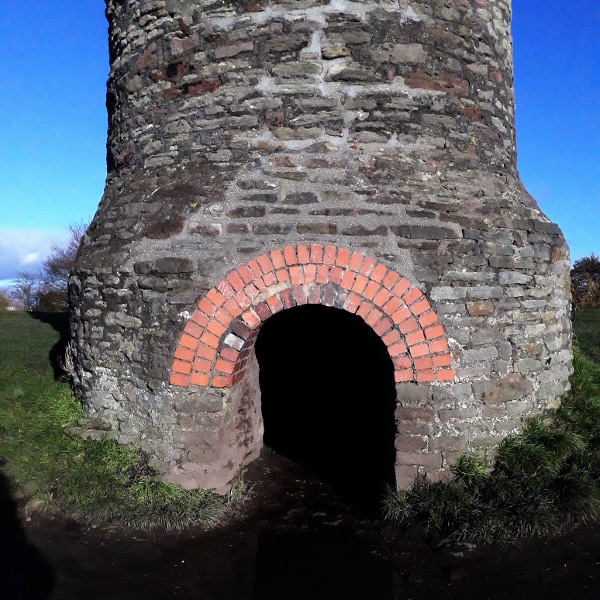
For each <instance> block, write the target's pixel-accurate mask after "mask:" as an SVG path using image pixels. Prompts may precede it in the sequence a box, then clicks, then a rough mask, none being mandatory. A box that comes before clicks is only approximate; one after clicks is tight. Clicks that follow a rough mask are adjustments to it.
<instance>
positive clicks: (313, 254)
mask: <svg viewBox="0 0 600 600" xmlns="http://www.w3.org/2000/svg"><path fill="white" fill-rule="evenodd" d="M310 262H311V263H312V264H313V265H318V264H321V263H322V262H323V246H321V244H311V246H310Z"/></svg>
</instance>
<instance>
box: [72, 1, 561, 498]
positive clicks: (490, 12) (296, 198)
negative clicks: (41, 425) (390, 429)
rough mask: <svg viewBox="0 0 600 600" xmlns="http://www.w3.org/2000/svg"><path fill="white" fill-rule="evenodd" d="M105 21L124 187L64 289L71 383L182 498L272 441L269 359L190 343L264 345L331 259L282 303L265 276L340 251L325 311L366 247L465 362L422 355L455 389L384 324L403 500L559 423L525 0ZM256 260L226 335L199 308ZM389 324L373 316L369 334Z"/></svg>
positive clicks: (126, 15) (175, 9) (553, 248)
mask: <svg viewBox="0 0 600 600" xmlns="http://www.w3.org/2000/svg"><path fill="white" fill-rule="evenodd" d="M107 16H108V20H109V36H110V58H111V73H110V77H109V81H108V93H107V107H108V113H109V137H108V144H107V162H108V178H107V185H106V191H105V194H104V197H103V199H102V201H101V203H100V206H99V209H98V213H97V214H96V216H95V218H94V220H93V223H92V225H91V227H90V229H89V231H88V234H87V235H86V237H85V238H84V241H83V244H82V247H81V249H80V254H79V258H78V262H77V267H76V272H75V274H74V276H73V278H72V281H71V297H72V300H73V313H72V331H73V341H72V349H73V354H74V358H75V364H76V371H77V375H76V381H77V386H78V388H79V390H80V391H81V393H82V396H83V398H84V400H85V402H86V405H87V407H88V411H89V414H90V415H91V416H92V417H93V418H94V419H95V420H96V422H97V427H103V428H110V430H111V433H110V435H112V436H114V437H116V438H117V439H119V440H121V441H135V442H136V443H138V444H140V445H141V446H142V447H143V448H145V449H146V450H148V451H149V452H150V453H152V455H153V456H154V464H155V465H156V466H157V467H158V468H159V469H160V470H161V472H163V473H164V474H165V477H166V478H168V479H170V480H172V481H178V482H180V483H182V484H184V485H186V486H188V487H193V486H197V485H201V486H207V487H216V488H218V489H223V488H225V487H226V485H227V483H228V482H229V480H230V479H231V478H232V477H233V476H234V475H235V473H236V472H237V469H238V468H239V466H240V465H241V464H244V463H245V462H247V461H248V460H251V459H252V457H254V456H255V455H256V452H257V451H258V450H259V449H260V446H261V443H262V441H261V440H262V429H261V427H262V423H261V417H260V391H259V389H258V378H257V368H258V366H257V364H256V359H255V358H254V356H253V351H252V350H251V349H250V348H249V349H248V353H247V355H245V356H244V359H245V360H246V363H244V365H243V367H240V366H239V365H237V360H238V357H237V356H236V357H235V358H233V357H234V355H233V354H230V356H231V357H232V358H231V360H229V362H230V363H231V364H232V365H234V366H232V367H231V366H228V365H226V364H225V363H226V362H227V360H228V359H227V358H225V359H224V360H225V363H219V367H217V363H216V359H215V361H213V362H210V365H209V366H206V365H205V364H204V363H198V366H199V369H198V370H195V367H194V364H195V363H194V360H197V359H203V357H202V356H200V355H199V354H198V352H202V350H201V349H200V348H201V347H202V346H203V345H204V344H203V343H202V342H199V343H198V345H197V346H196V347H194V348H191V347H189V348H188V347H187V346H186V345H185V344H180V342H181V340H182V339H187V338H183V335H184V333H185V334H186V335H188V334H189V333H190V329H193V327H192V326H191V325H190V323H192V324H194V323H195V324H196V325H197V326H199V327H200V328H206V327H208V324H209V321H208V318H210V319H212V320H213V327H214V326H215V325H216V323H217V322H218V323H219V324H220V325H221V326H222V327H223V328H225V330H224V331H222V330H221V328H218V327H217V329H218V331H219V333H218V334H216V333H211V334H213V335H215V336H216V337H217V338H218V339H219V340H221V341H219V342H216V343H217V346H218V348H215V350H219V351H220V352H221V359H223V349H224V347H225V343H224V340H225V339H226V338H227V336H228V335H229V334H230V333H232V330H231V327H233V325H232V323H233V322H234V321H236V322H242V323H245V324H246V325H250V324H249V323H248V318H246V319H245V320H244V319H243V317H242V316H241V315H242V312H243V311H250V312H252V313H253V314H254V316H255V318H256V319H258V321H256V319H255V320H254V321H253V326H254V329H255V330H256V331H258V329H259V327H260V322H261V319H263V316H261V315H260V314H259V313H258V310H257V308H256V307H257V306H258V304H259V303H263V304H264V305H265V306H267V308H271V307H270V305H269V304H268V303H267V302H266V300H267V298H269V297H272V296H276V297H277V299H278V302H279V303H280V304H281V306H282V307H286V308H287V305H286V304H285V300H283V299H282V296H281V294H282V290H283V289H284V288H285V289H291V288H292V287H293V286H292V283H291V272H292V270H291V269H292V267H296V266H297V265H298V266H301V267H302V269H301V272H300V274H299V275H298V277H301V279H298V283H296V284H294V285H298V286H303V289H304V291H305V292H306V294H305V300H306V301H310V299H309V297H310V288H311V283H312V281H310V277H312V275H311V274H310V273H309V274H308V275H307V271H306V265H314V266H315V281H316V276H317V275H316V269H317V268H318V267H319V266H327V265H325V263H324V262H321V263H319V262H314V263H313V262H312V261H311V260H310V259H309V260H308V262H306V263H303V264H300V263H299V262H298V263H297V264H296V263H291V264H290V263H287V265H286V267H288V268H287V273H288V277H289V278H290V281H289V287H288V288H286V286H285V285H283V287H281V286H280V287H279V288H276V289H274V288H272V285H271V286H270V285H267V284H266V282H265V279H264V278H265V275H266V274H267V273H268V272H270V273H272V275H273V276H274V277H275V279H277V274H276V270H277V269H273V270H272V271H265V270H264V269H262V267H261V265H260V260H261V257H265V256H267V257H268V258H271V259H272V257H273V253H278V252H280V253H283V252H284V249H285V248H294V249H295V251H296V250H297V251H298V252H299V248H306V249H307V251H309V249H311V248H313V247H317V246H318V247H321V248H325V247H331V248H334V251H335V253H337V254H336V257H337V256H339V253H340V252H341V251H342V250H343V251H344V252H345V251H346V250H347V251H348V262H346V263H344V264H343V265H329V267H337V268H339V269H340V271H339V273H338V272H337V271H336V272H335V274H334V273H333V271H332V269H330V270H328V271H327V274H326V276H325V275H323V277H324V279H323V280H322V283H321V284H319V285H321V286H322V288H319V292H318V301H319V302H322V301H323V298H324V295H323V294H324V293H325V292H324V290H325V288H326V287H327V286H328V285H329V286H330V287H329V289H334V288H335V290H336V291H335V294H337V296H336V298H337V301H338V304H337V305H339V307H340V308H345V309H348V305H347V304H346V303H347V302H348V298H349V297H350V296H349V294H347V295H346V296H345V297H344V298H343V300H342V301H340V300H339V298H340V296H339V294H342V295H343V294H344V293H346V292H352V291H355V292H356V290H353V289H352V287H350V288H347V287H346V288H345V287H344V286H343V285H342V281H344V277H346V279H345V281H346V282H348V281H349V279H350V278H352V286H354V285H355V283H356V281H357V277H358V275H360V274H361V273H360V267H358V270H357V268H351V266H350V263H349V261H350V258H349V257H350V256H352V253H356V254H358V255H360V256H361V257H362V258H361V261H364V260H370V261H371V262H372V263H373V265H375V264H379V265H381V267H382V268H383V269H386V272H387V271H388V270H389V272H393V273H395V274H397V275H398V280H399V279H400V278H403V279H404V280H405V281H407V282H410V284H411V286H412V288H411V289H416V290H417V291H418V292H419V293H420V294H423V295H424V298H423V299H424V300H425V301H426V302H427V303H428V306H429V309H428V310H431V314H432V315H434V316H435V318H436V324H437V325H439V326H441V327H442V329H443V340H444V343H446V342H447V344H448V348H449V353H448V352H447V351H445V350H440V352H441V354H439V355H438V354H437V353H436V352H430V351H429V350H428V354H427V357H428V358H430V360H431V361H432V363H431V364H432V365H433V360H434V358H435V356H436V355H437V356H441V355H444V356H448V355H449V357H450V364H447V365H446V364H444V365H443V367H444V369H447V372H450V371H452V375H453V377H452V380H451V381H446V380H445V379H444V377H443V376H441V377H440V378H439V379H438V380H437V381H436V377H435V375H434V376H433V377H429V375H427V376H426V377H423V376H421V378H419V377H418V376H417V374H418V371H419V370H421V371H426V370H428V369H418V368H417V366H416V364H415V360H416V359H418V358H420V357H419V356H415V355H414V354H412V353H411V350H410V349H411V348H413V347H414V346H415V344H411V343H410V342H409V341H407V340H406V335H408V334H410V333H411V331H404V332H403V331H402V329H401V327H400V323H401V322H398V323H395V322H393V319H392V322H393V326H394V331H396V330H397V331H398V332H399V339H398V340H396V341H395V343H401V344H406V346H407V351H406V352H405V353H404V356H403V357H400V358H399V356H398V355H397V356H396V357H393V358H396V359H397V361H396V362H398V361H399V360H401V359H404V357H405V360H406V361H408V362H407V364H409V363H410V365H409V366H407V367H405V368H402V369H401V368H399V367H398V366H397V374H398V373H399V372H400V371H401V370H405V369H406V370H410V373H411V377H410V381H409V380H407V379H408V378H407V379H402V378H401V377H399V376H398V377H397V386H398V387H397V389H398V410H397V419H398V422H397V425H398V432H399V433H398V438H397V481H398V485H401V486H405V485H407V484H408V483H409V482H410V480H411V479H412V478H413V477H414V476H415V474H416V473H417V472H418V471H419V470H421V471H423V472H427V473H428V474H429V476H431V477H441V476H443V475H444V473H447V471H448V466H449V464H450V462H451V461H452V459H453V458H454V457H455V456H456V454H457V452H460V451H463V450H476V451H479V452H485V449H486V448H489V447H493V445H494V444H496V443H497V442H498V440H499V439H501V438H502V437H503V436H504V435H506V433H508V432H510V431H513V430H515V429H517V428H518V427H519V424H520V423H521V420H522V419H523V418H524V417H525V416H527V415H531V414H534V413H538V412H540V411H544V410H546V409H549V408H553V407H555V406H556V405H557V402H558V401H559V398H560V395H561V394H562V393H564V391H565V390H566V389H567V387H568V377H569V374H570V372H571V366H570V360H571V341H570V333H571V332H570V322H569V302H570V297H569V284H568V281H569V280H568V276H569V267H570V261H569V252H568V248H567V246H566V243H565V240H564V238H563V236H562V234H561V232H560V230H559V229H558V227H557V226H556V225H554V224H553V223H551V222H549V220H548V219H547V218H546V217H545V216H544V215H543V213H542V212H541V211H540V209H539V208H538V206H537V204H536V203H535V201H534V200H533V199H532V198H531V197H530V196H529V195H528V194H527V192H526V191H525V189H524V188H523V185H522V183H521V181H520V179H519V176H518V173H517V170H516V150H515V133H514V96H513V90H512V62H511V61H512V53H511V38H510V4H509V2H507V1H505V0H456V1H454V2H451V3H449V2H445V1H441V0H427V1H421V2H416V1H409V0H399V1H395V2H387V1H383V0H379V1H373V2H345V1H341V0H333V1H332V2H324V1H323V0H297V1H287V2H286V1H279V2H278V1H274V0H271V1H269V0H264V1H252V0H250V1H245V2H243V1H220V2H212V3H211V2H202V1H198V2H189V1H185V2H184V1H182V0H155V1H141V0H108V1H107ZM263 260H264V259H263ZM253 264H256V265H258V271H257V272H256V273H252V267H251V265H253ZM361 264H362V263H361ZM244 265H246V266H247V267H248V269H250V272H251V273H252V274H253V276H254V277H255V278H257V279H258V278H260V279H261V281H262V282H263V284H264V286H265V287H264V290H260V289H259V288H257V287H256V286H254V287H255V288H256V291H257V292H260V293H259V294H258V295H256V296H254V297H250V296H249V295H248V294H246V296H247V298H248V302H249V303H247V304H245V303H246V300H244V301H243V302H242V303H241V304H240V303H238V304H237V307H238V308H240V309H242V312H240V313H239V314H233V313H234V312H236V311H237V310H238V308H235V309H232V311H233V312H229V315H230V316H231V320H230V321H227V319H228V317H226V316H225V315H222V316H223V317H224V319H225V320H224V321H223V320H221V321H219V320H218V319H217V318H216V309H217V308H221V307H220V306H219V307H217V306H216V304H214V303H213V304H212V306H214V307H215V311H214V312H213V314H207V313H206V311H203V307H204V308H206V307H208V308H209V309H210V306H209V305H207V304H206V302H207V295H208V294H210V293H212V294H214V290H215V289H217V290H219V292H222V291H223V290H222V289H219V288H218V286H219V282H222V281H227V278H228V276H229V275H231V274H232V273H238V275H240V273H241V272H240V271H239V269H241V268H243V267H244ZM244 272H245V271H244ZM240 276H241V275H240ZM307 277H308V279H307ZM251 283H252V281H251V280H249V281H248V282H246V281H244V285H250V284H251ZM277 283H278V284H284V283H285V282H282V281H279V280H277ZM377 283H381V282H377ZM395 283H397V281H396V282H395ZM253 285H254V284H253ZM273 285H275V282H273ZM336 286H337V287H336ZM380 287H381V289H388V288H386V287H385V286H380ZM392 287H393V286H392ZM211 290H213V291H212V292H211ZM234 291H235V293H238V292H239V290H234ZM267 291H268V294H267ZM388 291H390V290H389V289H388ZM405 293H406V290H403V291H402V293H399V294H396V296H397V299H398V302H399V306H400V304H401V303H402V302H404V304H405V306H403V307H402V308H406V309H409V310H410V306H411V304H410V303H409V302H407V301H405V300H404V299H403V296H404V294H405ZM261 294H263V295H262V296H261ZM360 294H362V291H361V292H360ZM224 298H225V300H228V299H230V298H228V297H224ZM312 298H313V301H317V295H316V292H313V296H312ZM373 298H374V296H373ZM373 298H368V297H367V298H365V297H363V296H361V298H360V301H361V302H363V301H368V302H371V301H372V300H373ZM381 298H383V297H381ZM225 300H224V302H225ZM388 300H389V298H386V301H385V302H383V303H382V304H381V305H378V307H379V308H382V309H383V308H384V306H385V303H386V302H387V301H388ZM208 302H210V296H208ZM271 302H273V300H271ZM332 302H333V301H332ZM359 304H360V303H359ZM333 305H336V304H335V303H334V304H333ZM290 306H291V304H290ZM395 308H396V310H394V311H391V309H390V312H389V313H388V312H386V311H385V310H383V311H379V312H380V313H381V315H380V316H379V317H378V319H377V320H375V318H374V316H373V315H372V310H373V307H370V308H369V311H368V312H365V314H364V318H365V319H366V320H367V322H369V321H368V319H369V315H371V317H370V318H371V320H372V321H373V322H372V323H370V324H371V325H372V326H373V327H374V328H375V327H377V326H378V324H379V322H380V321H381V320H382V319H383V318H390V317H393V314H394V313H395V312H397V310H399V308H398V307H395ZM260 310H263V309H262V308H261V309H260ZM356 310H357V311H358V310H359V306H357V307H356ZM209 312H210V310H209ZM200 314H203V315H204V317H200V316H199V315H200ZM248 314H250V313H248ZM359 314H360V313H359ZM410 316H413V317H414V316H416V317H418V316H419V315H418V314H417V315H410ZM264 318H268V313H265V314H264ZM240 319H241V321H240ZM198 320H200V321H198ZM205 321H206V322H205ZM380 327H382V326H380ZM391 329H392V327H390V328H388V330H391ZM194 331H195V332H196V333H197V334H198V335H197V337H194V336H192V338H193V339H196V340H201V337H202V335H204V333H206V330H205V329H202V331H201V332H200V330H194ZM425 331H426V330H424V333H423V336H424V339H425V336H426V333H425ZM385 334H386V332H383V333H382V336H383V335H385ZM415 339H416V338H415ZM440 339H442V338H440ZM410 341H412V339H411V340H410ZM422 341H423V340H420V342H422ZM425 341H427V340H425ZM432 341H434V340H432ZM190 344H192V342H191V341H190V340H188V345H190ZM219 345H220V346H219ZM181 348H187V349H188V350H191V351H192V352H193V353H194V355H193V356H191V355H190V354H189V353H188V354H187V355H186V356H187V358H186V359H185V360H183V362H184V363H187V364H189V365H190V366H189V371H188V372H181V371H182V370H183V371H187V369H188V367H187V366H182V365H180V364H179V363H178V362H177V361H180V358H181V353H182V350H181ZM177 353H179V355H178V354H177ZM204 360H206V359H204ZM210 360H211V361H212V360H213V359H212V358H211V359H210ZM443 360H444V361H446V360H447V359H446V358H444V359H443ZM418 364H423V363H418ZM200 365H203V366H202V367H200ZM236 365H237V366H236ZM220 367H224V368H227V369H230V370H231V373H227V372H222V371H221V370H220ZM440 367H441V365H440ZM243 368H245V369H246V370H245V371H243V375H240V376H239V377H238V378H237V379H235V381H234V377H233V375H234V373H237V372H239V373H242V369H243ZM436 368H438V367H436ZM201 369H204V370H205V371H206V370H208V372H204V371H202V370H201ZM431 370H432V371H433V370H434V369H433V367H432V369H431ZM193 373H196V376H195V378H194V381H192V380H191V378H192V374H193ZM174 374H178V375H181V376H183V377H186V376H187V377H189V379H186V380H185V381H184V379H178V378H177V377H175V378H174V379H173V375H174ZM201 376H206V377H201ZM228 376H231V380H218V379H215V377H228ZM219 381H220V382H221V383H223V384H225V385H220V384H215V382H219Z"/></svg>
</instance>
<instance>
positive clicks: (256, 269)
mask: <svg viewBox="0 0 600 600" xmlns="http://www.w3.org/2000/svg"><path fill="white" fill-rule="evenodd" d="M248 268H249V269H250V270H251V271H252V275H254V277H255V278H258V277H261V276H262V271H261V270H260V265H259V264H258V261H257V260H256V259H254V258H253V259H252V260H251V261H249V262H248Z"/></svg>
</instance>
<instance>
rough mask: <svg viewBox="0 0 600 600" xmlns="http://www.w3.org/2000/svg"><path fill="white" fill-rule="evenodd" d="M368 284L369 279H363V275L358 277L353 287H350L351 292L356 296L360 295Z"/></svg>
mask: <svg viewBox="0 0 600 600" xmlns="http://www.w3.org/2000/svg"><path fill="white" fill-rule="evenodd" d="M368 283H369V278H368V277H365V275H358V276H357V278H356V280H355V282H354V285H353V286H352V291H353V292H356V293H357V294H362V293H363V292H364V291H365V288H366V287H367V284H368Z"/></svg>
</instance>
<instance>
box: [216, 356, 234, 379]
mask: <svg viewBox="0 0 600 600" xmlns="http://www.w3.org/2000/svg"><path fill="white" fill-rule="evenodd" d="M215 369H216V370H217V371H220V372H221V373H227V374H228V375H231V374H232V373H233V371H234V369H235V364H234V363H232V362H229V361H228V360H223V359H221V358H219V359H218V360H217V362H216V363H215Z"/></svg>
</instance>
